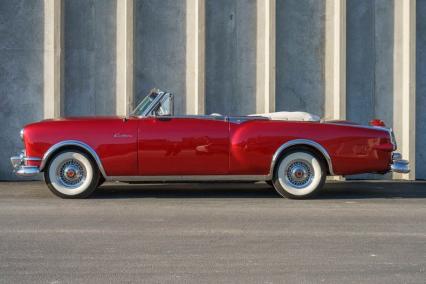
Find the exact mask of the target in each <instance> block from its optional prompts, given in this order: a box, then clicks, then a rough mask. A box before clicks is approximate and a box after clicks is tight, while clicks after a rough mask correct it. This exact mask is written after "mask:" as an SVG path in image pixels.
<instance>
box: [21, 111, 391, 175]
mask: <svg viewBox="0 0 426 284" xmlns="http://www.w3.org/2000/svg"><path fill="white" fill-rule="evenodd" d="M116 134H118V136H117V135H116ZM114 135H116V137H114ZM294 139H308V140H312V141H315V142H317V143H319V144H321V145H322V146H323V147H324V148H325V149H326V150H327V152H328V153H329V155H330V156H331V159H332V163H333V168H334V172H335V173H336V174H341V175H347V174H356V173H366V172H385V171H387V170H388V169H389V164H390V163H391V154H390V153H391V152H392V150H393V149H392V147H393V146H392V144H391V142H390V138H389V134H388V133H387V131H385V130H383V129H379V128H376V129H375V128H365V127H358V126H356V125H354V124H352V123H346V122H341V121H340V122H336V123H333V122H330V123H317V122H294V121H293V122H288V121H270V120H250V121H246V122H243V123H241V124H237V123H233V122H228V121H224V120H209V119H195V118H161V119H158V118H157V119H156V118H141V119H139V118H130V119H128V120H123V119H122V118H120V117H97V118H92V117H82V118H69V119H58V120H46V121H42V122H39V123H33V124H30V125H27V126H26V127H25V148H26V151H27V156H31V157H39V158H42V157H43V155H44V153H45V152H46V151H47V150H48V149H49V148H50V147H51V146H52V145H54V144H56V143H58V142H61V141H63V140H78V141H81V142H84V143H86V144H88V145H89V146H91V147H92V148H93V149H94V150H95V151H96V152H97V153H98V155H99V157H100V159H101V161H102V164H103V167H104V169H105V171H106V173H107V175H111V176H127V175H215V174H253V175H265V174H268V173H269V170H270V165H271V159H272V156H273V154H274V153H275V151H276V150H277V149H278V148H279V147H280V146H281V145H282V144H284V143H286V142H288V141H290V140H294ZM36 163H37V162H36Z"/></svg>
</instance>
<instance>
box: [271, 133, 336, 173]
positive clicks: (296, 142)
mask: <svg viewBox="0 0 426 284" xmlns="http://www.w3.org/2000/svg"><path fill="white" fill-rule="evenodd" d="M295 145H307V146H311V147H314V148H315V149H317V150H318V151H320V153H321V154H322V155H323V156H324V158H325V160H326V161H327V166H328V170H329V172H330V175H334V171H333V163H332V161H331V157H330V155H329V154H328V152H327V150H326V149H325V148H324V147H323V146H322V145H321V144H319V143H317V142H315V141H312V140H308V139H295V140H290V141H287V142H286V143H284V144H283V145H281V146H280V147H279V148H278V149H277V150H276V151H275V153H274V155H273V156H272V161H271V167H270V170H269V176H270V177H271V178H272V176H273V174H274V168H275V165H276V163H277V161H278V159H279V157H280V156H281V154H282V152H283V151H284V150H285V149H287V148H289V147H291V146H295Z"/></svg>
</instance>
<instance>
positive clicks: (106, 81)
mask: <svg viewBox="0 0 426 284" xmlns="http://www.w3.org/2000/svg"><path fill="white" fill-rule="evenodd" d="M57 1H60V0H57ZM265 1H266V0H265ZM346 1H347V5H346V14H345V15H346V22H347V29H346V30H345V31H343V32H344V33H346V34H345V36H346V38H347V41H346V74H347V78H346V79H347V85H346V94H347V96H346V112H347V118H348V119H350V120H353V121H356V122H361V123H366V122H368V121H369V120H370V119H372V118H374V117H379V118H382V119H384V120H385V122H386V124H387V125H389V126H392V125H393V124H394V117H393V112H394V105H393V104H394V100H395V98H394V97H393V83H394V80H393V75H394V72H393V71H394V66H393V62H394V56H393V55H394V44H395V43H394V31H395V30H394V25H395V23H394V13H395V11H394V6H395V3H394V0H346ZM407 1H408V0H407ZM411 1H412V0H411ZM43 3H44V0H3V1H0V51H1V52H0V98H1V99H0V119H1V121H2V126H1V128H0V144H1V145H2V151H0V179H14V178H15V177H14V176H13V175H12V174H11V167H10V164H9V157H10V155H12V154H14V153H15V152H17V151H18V150H19V149H21V148H22V144H21V142H20V139H19V129H20V128H21V127H22V126H23V125H25V124H26V123H29V122H32V121H37V120H40V119H42V118H43V115H44V114H43V107H44V104H45V102H43V100H44V96H43V89H44V86H43V55H44V49H45V47H44V38H43V36H44V35H43V33H44V26H43V24H44V21H43V20H44V16H45V15H44V9H43V8H44V4H43ZM62 3H63V21H62V29H63V37H64V41H63V46H62V50H63V55H64V60H63V69H64V74H63V77H62V79H63V85H64V89H63V94H62V98H63V100H62V105H63V107H62V110H61V113H62V114H65V115H99V114H115V113H116V100H117V91H116V79H117V78H116V63H117V62H116V51H117V50H116V46H117V42H116V39H117V30H116V29H117V25H116V24H117V20H116V19H117V0H62ZM128 3H133V1H129V2H128ZM188 3H192V4H191V5H194V3H196V2H194V1H189V2H188ZM257 3H262V2H261V1H260V0H258V1H256V0H206V5H205V6H206V7H205V39H206V42H205V46H206V50H205V88H206V92H205V96H206V97H205V110H206V113H212V112H220V113H223V114H230V113H232V114H248V113H254V112H255V111H256V105H257V104H258V102H256V97H259V96H260V97H261V96H262V94H257V95H258V96H257V95H256V68H257V66H256V54H257V51H256V48H257V43H256V42H257V38H256V37H257V34H258V33H257V32H258V31H257V27H258V26H257V20H258V19H257V7H256V5H257ZM326 3H332V2H331V0H330V2H329V1H326V0H276V19H275V22H276V34H275V37H276V86H275V87H276V96H275V101H276V109H277V110H304V111H309V112H313V113H316V114H319V115H323V114H324V104H325V96H326V95H327V98H330V96H328V94H325V67H326V66H325V64H324V60H325V48H327V47H326V45H325V40H326V39H325V34H326V33H325V29H326V28H327V27H328V25H327V26H326V25H325V20H326V17H325V13H326V12H327V11H328V10H327V9H326ZM396 3H400V2H396ZM404 3H405V2H404ZM186 4H187V1H186V0H161V1H160V0H134V5H130V6H129V7H130V8H129V11H131V12H132V13H133V15H134V24H133V26H132V27H133V36H134V44H133V47H134V56H133V58H134V59H133V61H132V62H133V66H134V70H133V73H132V72H130V73H131V74H132V75H133V76H134V101H135V102H137V101H138V100H139V99H140V98H142V97H143V96H144V95H145V94H146V93H147V92H148V91H149V90H150V89H151V88H153V87H158V88H161V89H163V90H167V91H172V92H174V93H175V94H176V112H177V113H185V105H186V86H185V84H186V72H187V68H186V64H187V62H186V26H185V25H186V11H187V8H188V7H186ZM201 6H202V5H201ZM190 7H192V8H194V7H193V6H190ZM327 7H329V6H327ZM330 7H331V6H330ZM193 10H195V9H193ZM272 14H273V13H272ZM425 14H426V0H417V52H416V56H417V60H416V61H417V82H416V96H417V97H416V107H417V109H416V116H417V119H416V121H417V124H416V142H417V143H416V145H417V150H416V153H415V154H416V158H417V160H416V167H417V171H416V172H417V176H416V177H417V178H422V179H426V166H425V165H426V154H424V153H425V146H424V145H425V144H426V126H425V124H424V123H423V122H424V121H426V114H425V113H426V80H425V78H426V67H425V66H426V51H425V50H426V49H425V48H424V47H425V46H426V20H425V19H424V15H425ZM202 26H203V27H204V25H202ZM128 30H132V28H130V29H128ZM200 30H203V29H200ZM327 31H330V29H329V28H327ZM272 36H274V35H272ZM328 50H329V49H327V51H328ZM200 52H201V53H202V51H200ZM327 54H328V53H327ZM188 70H189V71H191V68H189V69H188ZM327 70H328V69H327ZM202 71H204V70H202ZM201 73H202V72H201ZM46 80H47V81H48V78H47V79H46ZM202 81H203V80H200V82H202ZM327 82H329V81H327ZM119 94H120V93H119ZM187 95H188V96H191V94H187ZM118 96H119V95H118ZM200 101H202V100H200ZM410 149H411V148H410ZM363 177H365V176H363ZM368 177H371V176H368Z"/></svg>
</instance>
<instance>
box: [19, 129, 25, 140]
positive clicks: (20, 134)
mask: <svg viewBox="0 0 426 284" xmlns="http://www.w3.org/2000/svg"><path fill="white" fill-rule="evenodd" d="M19 136H21V140H22V141H24V129H23V128H22V129H21V131H20V132H19Z"/></svg>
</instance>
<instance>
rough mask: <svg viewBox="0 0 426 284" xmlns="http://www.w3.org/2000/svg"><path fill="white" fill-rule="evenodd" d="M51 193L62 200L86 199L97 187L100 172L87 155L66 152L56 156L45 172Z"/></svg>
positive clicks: (77, 152) (74, 151) (71, 151)
mask: <svg viewBox="0 0 426 284" xmlns="http://www.w3.org/2000/svg"><path fill="white" fill-rule="evenodd" d="M44 179H45V181H46V184H47V186H48V187H49V189H50V191H51V192H52V193H53V194H55V195H57V196H59V197H62V198H86V197H88V196H89V195H90V194H91V193H92V192H93V191H94V190H95V189H96V187H97V185H98V182H99V179H100V172H99V169H98V167H97V166H96V164H95V162H94V161H93V160H92V159H91V157H89V156H88V155H87V154H85V153H83V152H81V151H78V150H65V151H62V152H59V153H58V154H56V155H55V156H54V157H53V158H52V159H51V160H50V161H49V164H48V166H47V167H46V170H45V171H44Z"/></svg>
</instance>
